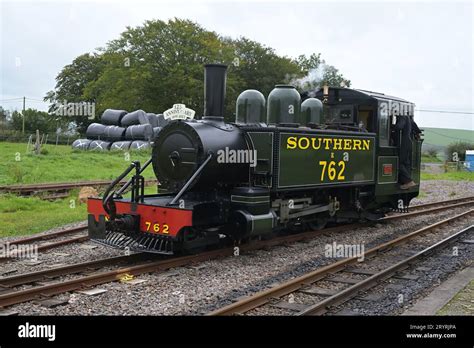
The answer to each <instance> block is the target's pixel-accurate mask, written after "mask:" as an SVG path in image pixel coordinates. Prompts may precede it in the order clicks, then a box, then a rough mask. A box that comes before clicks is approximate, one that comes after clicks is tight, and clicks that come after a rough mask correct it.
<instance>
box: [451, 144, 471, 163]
mask: <svg viewBox="0 0 474 348" xmlns="http://www.w3.org/2000/svg"><path fill="white" fill-rule="evenodd" d="M473 149H474V143H470V142H467V141H457V142H454V143H451V144H449V145H448V146H447V147H446V155H447V158H448V161H452V162H457V161H465V160H466V150H473Z"/></svg>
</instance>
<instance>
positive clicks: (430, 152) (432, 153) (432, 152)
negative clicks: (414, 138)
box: [424, 147, 438, 157]
mask: <svg viewBox="0 0 474 348" xmlns="http://www.w3.org/2000/svg"><path fill="white" fill-rule="evenodd" d="M424 155H426V156H429V157H436V156H437V155H438V150H437V149H435V148H434V147H431V148H428V149H426V150H425V151H424Z"/></svg>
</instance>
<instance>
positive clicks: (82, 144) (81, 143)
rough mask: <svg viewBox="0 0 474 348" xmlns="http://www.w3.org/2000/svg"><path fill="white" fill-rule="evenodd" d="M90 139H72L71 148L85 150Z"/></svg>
mask: <svg viewBox="0 0 474 348" xmlns="http://www.w3.org/2000/svg"><path fill="white" fill-rule="evenodd" d="M91 141H92V140H89V139H77V140H74V142H73V143H72V145H71V146H72V148H73V149H77V150H87V149H88V148H89V144H90V143H91Z"/></svg>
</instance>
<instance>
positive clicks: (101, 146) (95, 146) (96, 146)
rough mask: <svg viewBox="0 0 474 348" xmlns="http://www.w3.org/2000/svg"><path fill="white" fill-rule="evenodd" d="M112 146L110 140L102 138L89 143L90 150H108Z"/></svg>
mask: <svg viewBox="0 0 474 348" xmlns="http://www.w3.org/2000/svg"><path fill="white" fill-rule="evenodd" d="M109 148H110V142H108V141H102V140H93V141H91V143H90V144H89V150H91V151H108V150H109Z"/></svg>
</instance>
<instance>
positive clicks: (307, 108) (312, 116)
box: [301, 98, 324, 127]
mask: <svg viewBox="0 0 474 348" xmlns="http://www.w3.org/2000/svg"><path fill="white" fill-rule="evenodd" d="M301 118H302V122H303V125H304V126H310V127H311V126H315V125H320V124H323V123H324V120H323V103H322V102H321V101H320V100H319V99H316V98H308V99H306V100H305V101H304V102H302V103H301Z"/></svg>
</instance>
